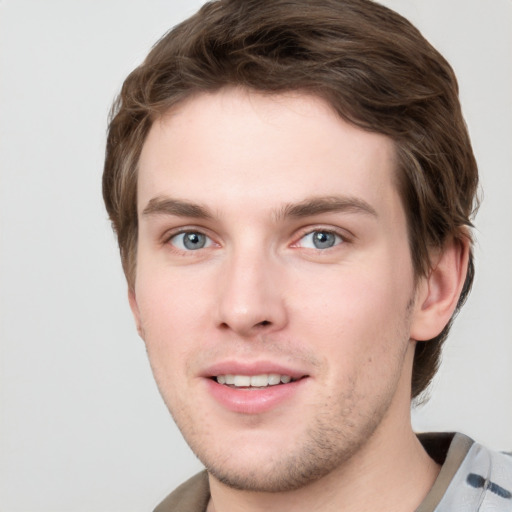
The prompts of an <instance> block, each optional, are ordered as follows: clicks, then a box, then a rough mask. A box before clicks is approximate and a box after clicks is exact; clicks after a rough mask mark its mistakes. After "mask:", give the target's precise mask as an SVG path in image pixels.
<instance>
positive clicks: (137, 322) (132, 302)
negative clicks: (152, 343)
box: [128, 288, 144, 339]
mask: <svg viewBox="0 0 512 512" xmlns="http://www.w3.org/2000/svg"><path fill="white" fill-rule="evenodd" d="M128 302H129V303H130V309H131V310H132V314H133V318H134V320H135V325H136V326H137V332H138V333H139V336H140V337H141V338H142V339H144V336H143V330H142V324H141V321H140V311H139V305H138V304H137V298H136V296H135V291H134V290H133V289H132V288H128Z"/></svg>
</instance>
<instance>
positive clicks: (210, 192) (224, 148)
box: [138, 89, 396, 211]
mask: <svg viewBox="0 0 512 512" xmlns="http://www.w3.org/2000/svg"><path fill="white" fill-rule="evenodd" d="M394 172H395V151H394V145H393V143H392V141H391V140H390V139H389V138H388V137H386V136H384V135H381V134H376V133H371V132H368V131H365V130H362V129H360V128H358V127H356V126H354V125H352V124H350V123H348V122H346V121H344V120H343V119H341V118H340V117H339V116H338V115H337V114H336V113H335V112H334V111H333V109H332V108H331V107H330V106H329V105H328V104H327V103H326V102H325V101H323V100H322V99H320V98H318V97H315V96H311V95H307V94H303V93H297V92H295V93H287V94H276V95H268V94H262V93H257V92H251V91H247V90H240V89H223V90H221V91H219V92H216V93H202V94H200V95H197V96H193V97H192V98H189V99H188V100H186V101H184V102H182V103H180V104H179V105H177V106H176V107H174V108H173V109H172V110H170V111H169V112H167V113H166V114H165V115H164V116H162V117H161V118H159V119H157V120H156V121H155V122H154V123H153V126H152V128H151V130H150V132H149V134H148V137H147V139H146V142H145V144H144V147H143V150H142V153H141V157H140V162H139V183H138V198H139V211H140V210H142V209H143V208H144V207H145V205H146V204H147V203H148V201H150V200H151V199H152V198H154V197H158V196H162V195H163V196H165V195H168V196H171V197H176V198H180V199H187V200H189V199H190V200H194V201H197V202H200V203H208V204H212V203H215V204H214V205H213V206H215V207H218V208H221V209H222V208H223V207H226V208H227V207H228V206H229V207H231V208H234V209H236V208H239V209H241V210H244V209H246V208H247V206H248V202H251V203H255V202H258V201H259V202H260V204H261V206H262V207H265V206H268V207H270V205H271V203H275V204H277V203H279V202H284V201H286V202H294V201H301V200H303V199H304V197H305V196H325V195H333V194H342V195H350V196H356V197H361V198H362V199H364V200H366V201H367V202H370V203H373V202H376V203H378V202H379V201H380V202H382V201H383V200H386V199H387V200H393V201H395V200H396V197H395V196H396V190H395V188H396V187H395V186H394V179H393V178H394ZM391 196H393V197H391Z"/></svg>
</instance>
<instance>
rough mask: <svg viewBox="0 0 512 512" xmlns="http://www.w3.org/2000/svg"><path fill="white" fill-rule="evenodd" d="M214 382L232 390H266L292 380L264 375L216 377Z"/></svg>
mask: <svg viewBox="0 0 512 512" xmlns="http://www.w3.org/2000/svg"><path fill="white" fill-rule="evenodd" d="M215 380H216V381H217V382H218V383H219V384H225V385H226V386H229V387H234V388H266V387H268V386H277V385H278V384H288V383H289V382H291V381H293V380H294V379H293V378H292V377H291V376H290V375H280V374H278V373H269V374H267V373H264V374H261V375H231V374H227V375H217V377H215Z"/></svg>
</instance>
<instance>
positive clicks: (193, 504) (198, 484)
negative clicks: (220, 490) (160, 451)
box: [154, 471, 210, 512]
mask: <svg viewBox="0 0 512 512" xmlns="http://www.w3.org/2000/svg"><path fill="white" fill-rule="evenodd" d="M209 499H210V486H209V484H208V474H207V473H206V471H202V472H201V473H198V474H197V475H195V476H193V477H192V478H190V479H189V480H187V481H186V482H184V483H182V484H181V485H180V486H179V487H177V488H176V489H175V490H174V491H173V492H172V493H171V494H169V496H167V498H165V499H164V500H163V501H162V502H161V503H160V504H159V505H158V506H157V507H156V508H155V510H154V512H205V510H206V507H207V505H208V501H209Z"/></svg>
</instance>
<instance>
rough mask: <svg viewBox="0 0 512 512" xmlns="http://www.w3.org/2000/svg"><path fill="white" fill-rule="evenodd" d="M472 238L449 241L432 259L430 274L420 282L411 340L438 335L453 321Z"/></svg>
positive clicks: (424, 339)
mask: <svg viewBox="0 0 512 512" xmlns="http://www.w3.org/2000/svg"><path fill="white" fill-rule="evenodd" d="M468 260H469V240H468V239H466V238H464V239H462V240H454V239H452V240H450V241H449V242H447V243H446V244H445V246H444V247H443V249H442V250H441V251H440V252H439V253H438V254H436V255H435V257H434V258H433V267H432V269H431V271H430V273H429V275H428V276H427V277H425V278H422V279H421V282H420V283H419V284H418V288H417V295H416V305H415V310H414V317H413V321H412V325H411V336H410V337H411V339H413V340H416V341H426V340H430V339H432V338H435V337H436V336H437V335H438V334H439V333H440V332H441V331H442V330H443V329H444V327H445V326H446V324H447V323H448V322H449V321H450V318H451V317H452V315H453V312H454V311H455V308H456V306H457V302H458V300H459V296H460V293H461V290H462V287H463V285H464V281H465V279H466V273H467V268H468Z"/></svg>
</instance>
